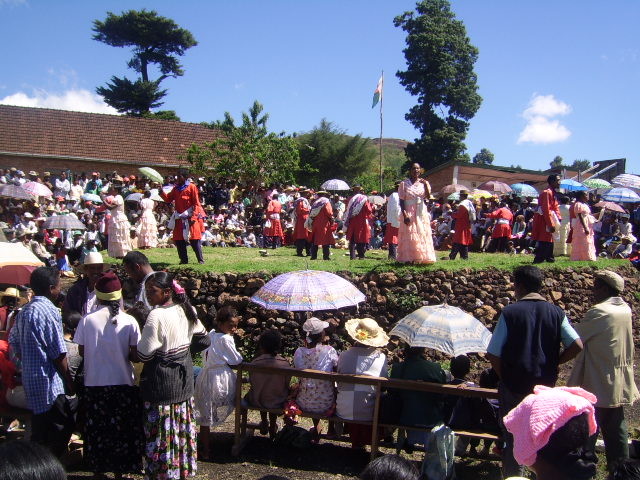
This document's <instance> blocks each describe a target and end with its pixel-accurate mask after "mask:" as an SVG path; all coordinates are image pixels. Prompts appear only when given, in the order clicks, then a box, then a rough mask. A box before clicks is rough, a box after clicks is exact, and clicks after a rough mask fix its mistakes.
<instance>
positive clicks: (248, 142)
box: [185, 100, 300, 184]
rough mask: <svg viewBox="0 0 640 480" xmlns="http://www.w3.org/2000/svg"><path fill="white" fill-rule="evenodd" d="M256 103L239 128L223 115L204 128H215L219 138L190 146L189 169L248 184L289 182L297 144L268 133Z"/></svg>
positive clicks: (296, 165) (295, 167)
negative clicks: (220, 119) (219, 133)
mask: <svg viewBox="0 0 640 480" xmlns="http://www.w3.org/2000/svg"><path fill="white" fill-rule="evenodd" d="M263 109H264V107H263V106H262V104H261V103H260V102H258V101H257V100H256V101H255V102H254V103H253V105H252V106H251V107H250V108H249V111H248V112H246V113H243V114H242V125H240V126H235V122H234V120H233V117H232V116H231V114H230V113H229V112H225V118H224V120H222V121H215V122H211V123H208V124H205V125H206V126H208V127H210V128H215V129H219V130H220V131H221V133H222V135H220V137H219V138H217V139H216V140H214V141H212V142H207V143H204V144H203V145H198V144H192V145H191V146H190V147H189V148H188V149H187V151H186V153H185V158H186V160H187V161H188V162H189V163H190V165H191V170H192V171H193V172H194V173H196V174H208V173H210V172H211V171H213V172H215V174H216V175H217V176H220V177H226V178H232V179H235V180H240V181H243V182H246V183H248V184H256V183H260V182H264V183H265V184H272V183H283V182H293V181H294V179H295V176H296V174H297V173H298V170H299V165H300V156H299V153H298V144H297V142H296V140H295V139H294V138H292V137H291V136H286V135H285V134H284V132H282V133H280V134H276V133H269V132H268V130H267V120H268V118H269V115H268V114H267V113H264V114H263V113H262V111H263Z"/></svg>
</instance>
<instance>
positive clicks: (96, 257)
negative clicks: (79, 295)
mask: <svg viewBox="0 0 640 480" xmlns="http://www.w3.org/2000/svg"><path fill="white" fill-rule="evenodd" d="M87 265H102V271H103V272H106V271H107V270H109V265H106V264H105V263H104V259H103V258H102V254H101V253H100V252H89V253H88V254H87V256H86V257H84V262H83V264H82V265H81V266H80V269H81V270H82V271H84V269H85V267H86V266H87Z"/></svg>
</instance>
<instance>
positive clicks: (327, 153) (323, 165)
mask: <svg viewBox="0 0 640 480" xmlns="http://www.w3.org/2000/svg"><path fill="white" fill-rule="evenodd" d="M297 141H298V145H299V148H300V162H301V168H300V175H299V178H298V180H299V182H300V183H302V184H304V185H308V186H312V187H319V186H320V184H322V182H324V181H325V180H327V179H330V178H340V179H343V180H345V181H347V182H352V181H353V180H354V179H356V177H358V176H361V175H363V174H365V173H366V172H368V171H370V170H371V167H372V164H373V160H374V159H375V158H376V149H375V147H374V146H373V145H372V144H371V142H370V140H369V139H368V138H363V137H362V135H361V134H358V135H353V136H352V135H347V133H346V131H345V130H342V129H341V128H339V127H338V126H336V125H335V124H334V123H333V122H330V121H328V120H326V119H324V118H323V119H322V120H321V121H320V124H319V125H318V126H316V127H314V128H313V129H312V130H311V131H310V132H307V133H303V134H301V135H298V136H297ZM376 175H377V174H376ZM379 179H380V177H379V176H378V182H379V181H380V180H379Z"/></svg>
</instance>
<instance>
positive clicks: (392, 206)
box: [387, 192, 400, 228]
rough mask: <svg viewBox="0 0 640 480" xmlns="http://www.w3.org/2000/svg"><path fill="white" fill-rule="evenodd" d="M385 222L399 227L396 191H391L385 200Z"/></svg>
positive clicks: (398, 206) (398, 201)
mask: <svg viewBox="0 0 640 480" xmlns="http://www.w3.org/2000/svg"><path fill="white" fill-rule="evenodd" d="M387 223H390V224H391V226H392V227H395V228H399V227H400V197H399V196H398V192H393V193H392V194H391V195H389V199H388V200H387Z"/></svg>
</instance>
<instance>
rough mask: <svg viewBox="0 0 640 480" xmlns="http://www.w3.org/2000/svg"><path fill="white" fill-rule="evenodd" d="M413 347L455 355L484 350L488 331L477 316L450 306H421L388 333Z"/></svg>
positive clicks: (488, 337)
mask: <svg viewBox="0 0 640 480" xmlns="http://www.w3.org/2000/svg"><path fill="white" fill-rule="evenodd" d="M389 335H390V336H391V335H395V336H397V337H400V338H401V339H402V340H404V341H405V342H407V343H408V344H409V345H410V346H412V347H426V348H433V349H435V350H438V351H440V352H444V353H447V354H449V355H453V356H457V355H462V354H464V353H470V352H486V351H487V346H488V345H489V340H491V332H490V331H489V330H487V328H486V327H485V326H484V325H483V324H482V323H481V322H480V321H479V320H477V319H476V318H474V317H473V316H471V315H469V314H468V313H467V312H465V311H464V310H461V309H459V308H458V307H453V306H451V305H447V304H443V305H429V306H425V307H420V308H419V309H418V310H416V311H415V312H413V313H410V314H409V315H407V316H406V317H404V318H403V319H402V320H400V321H399V322H398V323H397V324H396V326H395V327H393V329H392V330H391V332H389Z"/></svg>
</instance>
